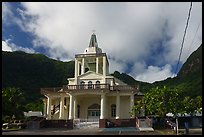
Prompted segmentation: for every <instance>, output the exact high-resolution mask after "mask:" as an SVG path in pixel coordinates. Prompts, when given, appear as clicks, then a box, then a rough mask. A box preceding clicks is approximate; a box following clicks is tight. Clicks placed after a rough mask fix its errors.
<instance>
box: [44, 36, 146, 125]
mask: <svg viewBox="0 0 204 137" xmlns="http://www.w3.org/2000/svg"><path fill="white" fill-rule="evenodd" d="M67 80H68V84H67V85H64V86H62V87H56V88H42V89H41V94H43V95H44V96H45V97H46V99H45V100H44V114H45V116H46V119H47V120H73V121H74V120H76V119H81V120H82V119H83V120H95V121H98V123H99V128H104V127H106V123H107V121H111V122H112V123H114V124H115V125H116V126H128V124H130V123H131V119H133V122H132V124H133V125H134V124H135V121H134V118H135V115H134V114H133V115H130V112H131V110H132V106H133V105H134V103H135V100H136V99H141V97H142V96H141V95H143V94H142V93H141V92H139V88H138V86H130V85H127V84H126V83H124V82H122V81H120V80H119V79H117V78H115V77H114V76H112V75H110V74H109V62H108V58H107V55H106V53H103V52H102V49H101V48H99V47H98V43H97V39H96V35H95V34H94V33H93V34H92V35H91V39H90V43H89V46H88V48H86V49H85V50H84V53H82V54H76V55H75V77H74V78H68V79H67ZM140 115H144V112H143V113H141V114H140ZM130 125H131V124H130Z"/></svg>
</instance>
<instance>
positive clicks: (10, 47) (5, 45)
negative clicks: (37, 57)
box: [2, 39, 35, 53]
mask: <svg viewBox="0 0 204 137" xmlns="http://www.w3.org/2000/svg"><path fill="white" fill-rule="evenodd" d="M10 41H11V40H10V39H8V40H5V41H2V51H10V52H12V51H24V52H26V53H35V50H34V49H32V48H24V47H21V46H17V45H16V44H15V43H12V42H10Z"/></svg>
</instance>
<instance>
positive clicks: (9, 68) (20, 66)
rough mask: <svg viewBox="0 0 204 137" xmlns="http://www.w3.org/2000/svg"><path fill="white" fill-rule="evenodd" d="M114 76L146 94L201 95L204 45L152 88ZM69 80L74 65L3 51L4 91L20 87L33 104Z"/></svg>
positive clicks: (43, 57) (118, 74)
mask: <svg viewBox="0 0 204 137" xmlns="http://www.w3.org/2000/svg"><path fill="white" fill-rule="evenodd" d="M111 75H113V76H115V77H116V78H118V79H120V80H121V81H123V82H125V83H127V84H129V85H139V87H140V91H141V92H143V93H145V92H148V90H149V89H150V88H152V87H155V86H164V85H166V86H169V87H177V88H180V89H182V90H183V92H184V94H185V95H190V96H193V97H195V96H197V95H202V44H201V46H200V47H199V48H198V49H197V50H196V51H195V52H193V53H192V54H191V55H190V57H189V58H188V59H187V61H186V62H185V63H184V64H183V66H182V68H181V70H180V72H179V73H178V76H177V77H174V78H167V79H166V80H163V81H157V82H154V83H153V84H150V83H146V82H141V81H136V80H135V79H134V78H132V77H131V76H129V75H127V74H125V73H120V72H118V71H115V72H114V73H113V74H111ZM70 77H74V61H70V62H62V61H57V60H54V59H50V58H48V57H46V56H45V55H42V54H28V53H25V52H22V51H16V52H4V51H2V88H5V87H19V88H21V89H22V90H23V91H24V92H25V93H26V95H27V97H28V98H30V100H31V101H32V100H36V99H39V98H40V97H42V96H41V94H40V88H45V87H61V86H62V85H65V84H67V78H70Z"/></svg>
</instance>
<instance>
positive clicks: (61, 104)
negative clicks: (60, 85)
mask: <svg viewBox="0 0 204 137" xmlns="http://www.w3.org/2000/svg"><path fill="white" fill-rule="evenodd" d="M59 119H64V97H61V100H60V114H59Z"/></svg>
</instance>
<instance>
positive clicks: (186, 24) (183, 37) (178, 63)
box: [174, 2, 192, 77]
mask: <svg viewBox="0 0 204 137" xmlns="http://www.w3.org/2000/svg"><path fill="white" fill-rule="evenodd" d="M191 9H192V2H191V5H190V9H189V13H188V19H187V22H186V28H185V31H184V35H183V40H182V44H181V49H180V54H179V59H178V63H177V65H176V70H175V72H174V77H175V75H176V72H177V69H178V65H179V62H180V59H181V53H182V49H183V43H184V40H185V36H186V30H187V28H188V22H189V18H190V14H191Z"/></svg>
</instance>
